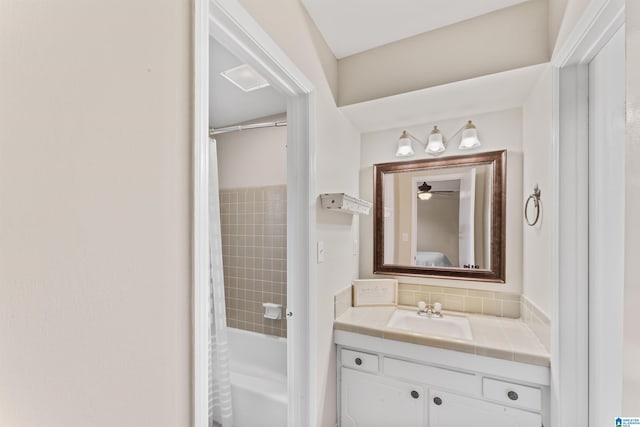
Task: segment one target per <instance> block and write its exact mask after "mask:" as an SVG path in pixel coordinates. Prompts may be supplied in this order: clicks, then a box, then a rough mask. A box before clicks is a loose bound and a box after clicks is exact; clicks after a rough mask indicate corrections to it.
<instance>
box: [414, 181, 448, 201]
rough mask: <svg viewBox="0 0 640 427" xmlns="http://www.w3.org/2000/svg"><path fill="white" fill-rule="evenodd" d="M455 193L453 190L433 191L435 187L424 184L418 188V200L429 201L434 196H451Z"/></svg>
mask: <svg viewBox="0 0 640 427" xmlns="http://www.w3.org/2000/svg"><path fill="white" fill-rule="evenodd" d="M450 193H455V191H453V190H433V186H431V185H429V184H427V182H426V181H425V182H423V183H422V184H420V185H419V186H418V199H420V200H429V199H430V198H431V197H432V196H433V195H434V194H450Z"/></svg>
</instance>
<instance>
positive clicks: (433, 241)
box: [374, 151, 505, 281]
mask: <svg viewBox="0 0 640 427" xmlns="http://www.w3.org/2000/svg"><path fill="white" fill-rule="evenodd" d="M504 159H505V152H504V151H501V152H494V153H484V154H477V155H471V156H457V157H450V158H445V159H434V160H418V161H410V162H399V163H387V164H379V165H375V169H376V190H375V191H376V227H375V236H374V237H375V240H376V245H375V248H376V254H375V258H376V259H375V266H376V272H391V273H396V274H418V275H429V276H432V275H444V276H450V277H460V278H474V279H477V280H489V281H504V271H503V270H504V259H503V258H504V254H503V246H504V194H505V193H504V190H505V186H504V181H503V177H504V170H503V169H504Z"/></svg>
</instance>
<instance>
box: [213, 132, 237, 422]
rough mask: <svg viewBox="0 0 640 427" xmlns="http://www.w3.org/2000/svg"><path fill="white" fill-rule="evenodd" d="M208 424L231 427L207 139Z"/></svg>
mask: <svg viewBox="0 0 640 427" xmlns="http://www.w3.org/2000/svg"><path fill="white" fill-rule="evenodd" d="M209 141H210V144H209V270H210V275H209V277H210V279H209V280H210V286H209V299H210V307H211V313H210V316H209V317H210V319H211V321H210V324H209V425H210V426H217V425H220V426H222V427H232V426H233V414H232V410H231V379H230V374H229V346H228V342H227V314H226V308H225V301H224V274H223V270H222V233H221V231H220V198H219V193H218V156H217V146H216V141H215V139H211V140H209Z"/></svg>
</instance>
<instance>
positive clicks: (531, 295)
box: [522, 65, 555, 316]
mask: <svg viewBox="0 0 640 427" xmlns="http://www.w3.org/2000/svg"><path fill="white" fill-rule="evenodd" d="M551 94H552V87H551V66H550V65H549V66H547V68H546V69H545V71H544V72H543V73H542V74H541V76H540V79H539V80H538V82H537V83H536V84H535V86H534V87H533V89H532V91H531V95H530V96H529V99H527V101H526V102H525V105H524V107H523V109H522V117H523V119H522V134H523V137H522V146H523V147H522V148H523V152H524V168H523V180H522V183H523V200H522V204H523V205H524V203H525V200H526V198H527V197H529V195H530V194H531V193H532V192H533V188H534V186H535V185H536V184H538V187H539V188H540V189H541V200H542V216H541V218H540V220H539V223H538V224H537V225H535V226H534V227H530V226H528V225H524V229H523V235H522V244H523V248H522V251H523V265H522V274H523V277H522V286H523V295H524V296H525V297H527V298H528V299H529V301H530V302H532V303H533V304H535V305H536V306H537V307H538V308H539V309H540V310H542V311H543V312H544V313H545V314H547V316H550V315H551V302H552V295H553V289H552V282H553V277H552V270H551V265H553V263H552V261H553V260H552V259H551V254H552V252H553V251H552V249H553V224H554V221H555V218H554V215H553V213H554V212H555V207H554V206H553V200H554V199H555V196H554V193H553V192H554V188H553V170H552V166H553V146H552V128H551V107H552V99H551Z"/></svg>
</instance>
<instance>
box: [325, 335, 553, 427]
mask: <svg viewBox="0 0 640 427" xmlns="http://www.w3.org/2000/svg"><path fill="white" fill-rule="evenodd" d="M335 337H336V343H337V344H338V348H337V349H338V381H339V387H338V389H339V397H338V407H339V410H338V415H339V416H338V418H339V420H338V421H339V422H338V425H339V426H341V427H378V426H380V427H382V426H385V427H386V426H394V427H414V426H415V427H466V426H474V427H496V426H499V427H540V426H542V425H544V424H545V423H546V425H548V421H547V420H548V412H549V404H548V400H549V398H548V390H549V387H548V386H549V368H548V367H544V366H536V365H528V364H524V363H519V362H513V361H510V360H503V359H497V358H491V357H485V356H478V355H475V354H470V353H463V352H458V351H452V350H445V349H439V348H433V347H427V346H423V345H418V344H410V343H406V342H400V341H391V340H387V339H382V338H377V337H370V336H366V335H362V334H357V333H352V332H346V331H336V334H335Z"/></svg>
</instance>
